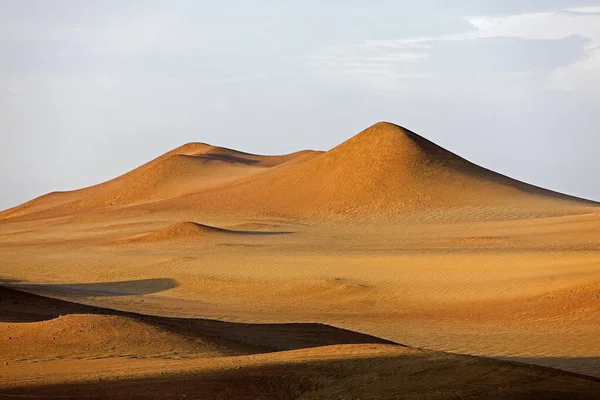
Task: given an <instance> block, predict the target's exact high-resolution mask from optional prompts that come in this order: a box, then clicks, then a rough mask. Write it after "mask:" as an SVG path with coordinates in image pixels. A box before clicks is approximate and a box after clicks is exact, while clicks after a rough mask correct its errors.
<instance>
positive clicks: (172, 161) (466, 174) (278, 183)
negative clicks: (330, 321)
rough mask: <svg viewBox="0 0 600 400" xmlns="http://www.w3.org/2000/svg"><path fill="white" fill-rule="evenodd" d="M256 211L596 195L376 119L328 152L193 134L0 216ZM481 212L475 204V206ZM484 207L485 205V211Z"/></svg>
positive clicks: (429, 206)
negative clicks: (492, 163) (467, 156)
mask: <svg viewBox="0 0 600 400" xmlns="http://www.w3.org/2000/svg"><path fill="white" fill-rule="evenodd" d="M154 203H155V204H156V205H155V206H150V209H151V210H154V211H159V210H176V209H177V210H186V209H187V210H189V209H190V208H191V207H195V208H201V209H202V210H206V211H207V212H212V213H219V212H220V213H224V212H226V213H231V212H235V213H237V214H240V213H241V214H252V215H253V216H259V217H279V216H287V217H345V218H347V217H355V218H356V217H373V216H377V215H383V216H388V217H389V216H390V215H406V214H407V213H408V214H414V213H424V212H428V213H433V212H444V211H448V210H454V211H459V212H463V215H468V210H481V209H486V210H487V212H488V213H494V215H498V214H499V210H505V211H503V213H504V214H508V215H510V213H511V211H512V212H513V214H514V215H516V216H522V215H532V214H535V215H540V216H541V215H544V214H545V215H552V214H555V213H562V214H564V213H568V212H569V211H565V208H567V209H569V208H570V209H571V211H573V212H575V211H577V212H579V213H584V212H586V210H587V208H588V207H593V206H596V203H593V202H590V201H586V200H582V199H578V198H575V197H571V196H567V195H563V194H560V193H556V192H552V191H549V190H545V189H541V188H538V187H535V186H532V185H528V184H525V183H522V182H519V181H516V180H513V179H511V178H508V177H506V176H503V175H500V174H497V173H494V172H492V171H489V170H487V169H484V168H481V167H479V166H477V165H475V164H472V163H470V162H468V161H466V160H464V159H463V158H461V157H459V156H457V155H455V154H453V153H451V152H449V151H446V150H444V149H443V148H441V147H439V146H437V145H435V144H434V143H432V142H430V141H428V140H427V139H425V138H423V137H421V136H419V135H417V134H415V133H413V132H411V131H409V130H407V129H404V128H402V127H400V126H397V125H394V124H391V123H387V122H380V123H377V124H375V125H373V126H371V127H369V128H367V129H366V130H364V131H362V132H360V133H359V134H357V135H356V136H354V137H353V138H351V139H350V140H348V141H346V142H344V143H342V144H340V145H339V146H337V147H335V148H333V149H331V150H330V151H328V152H325V153H319V152H312V151H304V152H298V153H293V154H289V155H286V156H259V155H252V154H247V153H242V152H237V151H234V150H230V149H224V148H220V147H214V146H210V145H207V144H203V143H190V144H186V145H184V146H181V147H179V148H177V149H175V150H172V151H170V152H168V153H166V154H164V155H162V156H160V157H158V158H156V159H155V160H152V161H150V162H149V163H147V164H145V165H143V166H141V167H139V168H137V169H135V170H133V171H131V172H129V173H127V174H125V175H123V176H121V177H119V178H116V179H114V180H111V181H108V182H106V183H103V184H100V185H96V186H93V187H90V188H87V189H82V190H79V191H74V192H69V193H57V194H50V195H46V196H45V197H44V196H42V197H41V198H38V199H36V200H33V201H31V202H29V203H25V204H24V205H22V206H19V207H16V208H14V209H11V210H7V211H5V212H3V213H1V214H0V218H14V217H18V216H23V215H25V216H26V215H29V218H42V217H50V216H61V215H70V214H74V213H75V214H77V213H82V212H90V211H98V210H102V209H106V208H113V209H114V208H115V207H121V208H122V207H131V206H136V205H144V204H154ZM481 214H482V212H478V214H477V215H478V216H480V215H481ZM483 214H485V212H483Z"/></svg>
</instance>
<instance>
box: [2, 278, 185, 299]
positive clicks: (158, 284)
mask: <svg viewBox="0 0 600 400" xmlns="http://www.w3.org/2000/svg"><path fill="white" fill-rule="evenodd" d="M0 283H2V282H1V281H0ZM4 284H8V285H10V286H12V287H14V288H17V289H20V290H24V291H31V292H36V293H44V294H56V295H60V294H66V295H69V296H73V297H103V296H135V295H144V294H152V293H158V292H163V291H165V290H168V289H172V288H174V287H176V286H177V281H175V280H174V279H169V278H153V279H138V280H129V281H115V282H96V283H65V284H36V283H19V282H16V281H15V282H5V283H4Z"/></svg>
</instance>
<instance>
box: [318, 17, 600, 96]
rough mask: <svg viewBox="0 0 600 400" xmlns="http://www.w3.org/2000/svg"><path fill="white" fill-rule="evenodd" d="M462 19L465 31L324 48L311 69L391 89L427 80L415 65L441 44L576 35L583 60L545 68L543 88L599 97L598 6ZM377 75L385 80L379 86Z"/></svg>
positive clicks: (419, 63)
mask: <svg viewBox="0 0 600 400" xmlns="http://www.w3.org/2000/svg"><path fill="white" fill-rule="evenodd" d="M464 19H465V21H467V22H468V24H469V25H470V26H471V29H470V30H468V31H466V32H462V33H455V34H442V35H438V36H425V37H408V38H399V39H389V40H365V41H363V42H361V43H357V44H355V45H353V46H339V47H328V48H324V49H321V50H320V51H319V52H317V53H315V54H313V55H312V57H311V65H312V66H313V67H315V68H317V69H319V70H320V71H321V72H323V73H326V74H328V75H330V76H338V77H344V76H351V77H352V78H354V79H355V80H356V81H357V82H361V83H366V84H373V85H374V86H376V87H380V86H382V84H383V86H385V85H394V84H397V83H398V82H399V81H401V80H402V79H411V78H422V77H432V74H430V73H419V66H422V65H425V64H424V63H426V62H427V59H428V58H429V56H430V55H431V52H432V51H433V50H435V48H436V46H439V45H441V44H442V43H444V42H458V41H477V40H481V39H493V38H502V39H507V38H510V39H518V40H563V39H566V38H569V37H573V36H578V37H581V38H584V39H585V40H586V41H587V44H586V45H585V47H584V49H583V50H584V55H583V57H582V58H581V59H579V60H576V61H575V62H573V63H572V64H570V65H568V66H566V67H564V66H554V67H552V66H550V68H551V69H553V70H554V71H553V72H552V73H551V74H550V77H549V79H548V82H547V87H548V88H553V89H563V90H582V91H584V90H585V91H595V92H598V93H600V74H598V71H600V7H580V8H568V9H562V10H556V11H552V12H539V13H526V14H517V15H509V16H502V17H496V16H467V17H464ZM449 61H450V62H451V61H452V60H449ZM366 67H368V68H366ZM466 67H467V68H468V66H466ZM515 72H519V71H515ZM522 72H526V71H522ZM382 76H385V77H387V78H388V79H387V81H385V80H383V81H382Z"/></svg>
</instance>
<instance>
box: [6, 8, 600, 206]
mask: <svg viewBox="0 0 600 400" xmlns="http://www.w3.org/2000/svg"><path fill="white" fill-rule="evenodd" d="M325 3H326V4H325ZM449 3H452V5H449ZM0 54H1V55H0V135H1V137H0V138H1V141H0V209H6V208H9V207H12V206H16V205H17V204H20V203H22V202H24V201H27V200H30V199H32V198H33V197H36V196H39V195H42V194H44V193H47V192H50V191H55V190H71V189H77V188H81V187H84V186H88V185H92V184H96V183H99V182H102V181H106V180H108V179H111V178H114V177H116V176H118V175H121V174H123V173H125V172H127V171H129V170H131V169H133V168H135V167H137V166H139V165H141V164H143V163H145V162H147V161H149V160H150V159H152V158H154V157H157V156H159V155H160V154H162V153H165V152H167V151H169V150H171V149H173V148H175V147H177V146H179V145H182V144H184V143H187V142H192V141H197V142H205V143H210V144H214V145H219V146H224V147H230V148H234V149H237V150H242V151H246V152H252V153H259V154H282V153H289V152H293V151H297V150H301V149H308V148H310V149H318V150H327V149H329V148H331V147H334V146H336V145H337V144H339V143H341V142H343V141H344V140H346V139H348V138H350V137H351V136H353V135H354V134H356V133H358V132H359V131H361V130H363V129H365V128H366V127H368V126H370V125H372V124H373V123H375V122H377V121H382V120H384V121H390V122H394V123H396V124H399V125H402V126H404V127H406V128H408V129H410V130H412V131H415V132H417V133H419V134H420V135H422V136H424V137H426V138H428V139H430V140H432V141H434V142H436V143H437V144H439V145H441V146H443V147H445V148H446V149H448V150H451V151H453V152H455V153H457V154H459V155H461V156H462V157H465V158H467V159H468V160H470V161H473V162H475V163H477V164H479V165H481V166H484V167H486V168H490V169H492V170H495V171H497V172H500V173H503V174H506V175H509V176H511V177H513V178H517V179H520V180H523V181H526V182H528V183H533V184H536V185H538V186H542V187H546V188H550V189H553V190H557V191H561V192H566V193H569V194H574V195H577V196H582V197H586V198H590V199H595V200H600V180H599V179H598V177H599V176H600V162H599V161H600V157H599V156H600V128H599V127H600V0H587V1H586V0H581V1H576V0H563V1H560V0H537V1H536V0H495V1H492V0H453V1H451V2H450V1H446V0H421V1H403V0H390V1H385V0H381V1H376V0H373V1H366V0H363V1H357V0H344V1H342V0H330V1H327V2H323V1H316V0H305V1H301V2H297V1H284V0H281V1H275V0H268V1H267V0H254V1H251V2H250V1H241V0H239V1H234V0H229V1H220V2H216V1H208V0H197V1H194V0H188V1H183V0H180V1H178V0H172V1H153V0H144V1H133V0H129V1H125V0H115V1H109V0H106V1H100V0H89V1H79V0H70V1H69V0H54V1H46V0H39V1H33V0H0Z"/></svg>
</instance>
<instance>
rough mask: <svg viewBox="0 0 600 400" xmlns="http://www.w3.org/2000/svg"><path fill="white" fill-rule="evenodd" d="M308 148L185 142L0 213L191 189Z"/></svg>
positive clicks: (38, 212)
mask: <svg viewBox="0 0 600 400" xmlns="http://www.w3.org/2000/svg"><path fill="white" fill-rule="evenodd" d="M313 153H315V152H312V151H300V152H297V153H293V154H288V155H283V156H260V155H255V154H249V153H243V152H239V151H235V150H231V149H226V148H222V147H216V146H211V145H207V144H204V143H188V144H185V145H183V146H180V147H178V148H176V149H174V150H172V151H169V152H168V153H165V154H163V155H162V156H160V157H158V158H156V159H154V160H152V161H150V162H148V163H146V164H144V165H142V166H140V167H138V168H136V169H134V170H133V171H130V172H128V173H126V174H124V175H122V176H120V177H118V178H115V179H113V180H110V181H108V182H104V183H101V184H98V185H95V186H91V187H89V188H85V189H80V190H75V191H71V192H54V193H49V194H47V195H44V196H41V197H39V198H37V199H34V200H32V201H30V202H27V203H25V204H22V205H20V206H17V207H15V208H12V209H9V210H6V211H4V212H2V213H0V218H10V217H19V216H22V215H27V214H33V216H35V217H37V218H40V217H41V218H47V217H54V216H61V215H66V214H72V213H81V212H85V211H90V210H99V209H103V208H107V207H115V206H129V205H135V204H140V203H147V202H152V201H157V200H161V199H168V198H173V197H177V196H180V195H183V194H186V193H194V192H198V191H201V190H206V189H210V188H212V187H215V186H219V185H222V184H225V183H227V182H232V181H235V180H237V179H240V178H242V177H245V176H248V175H252V174H255V173H258V172H261V171H263V170H264V169H266V168H270V167H274V166H277V165H280V164H283V163H286V162H290V161H294V160H303V159H306V158H309V157H310V156H311V155H312V154H313Z"/></svg>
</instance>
